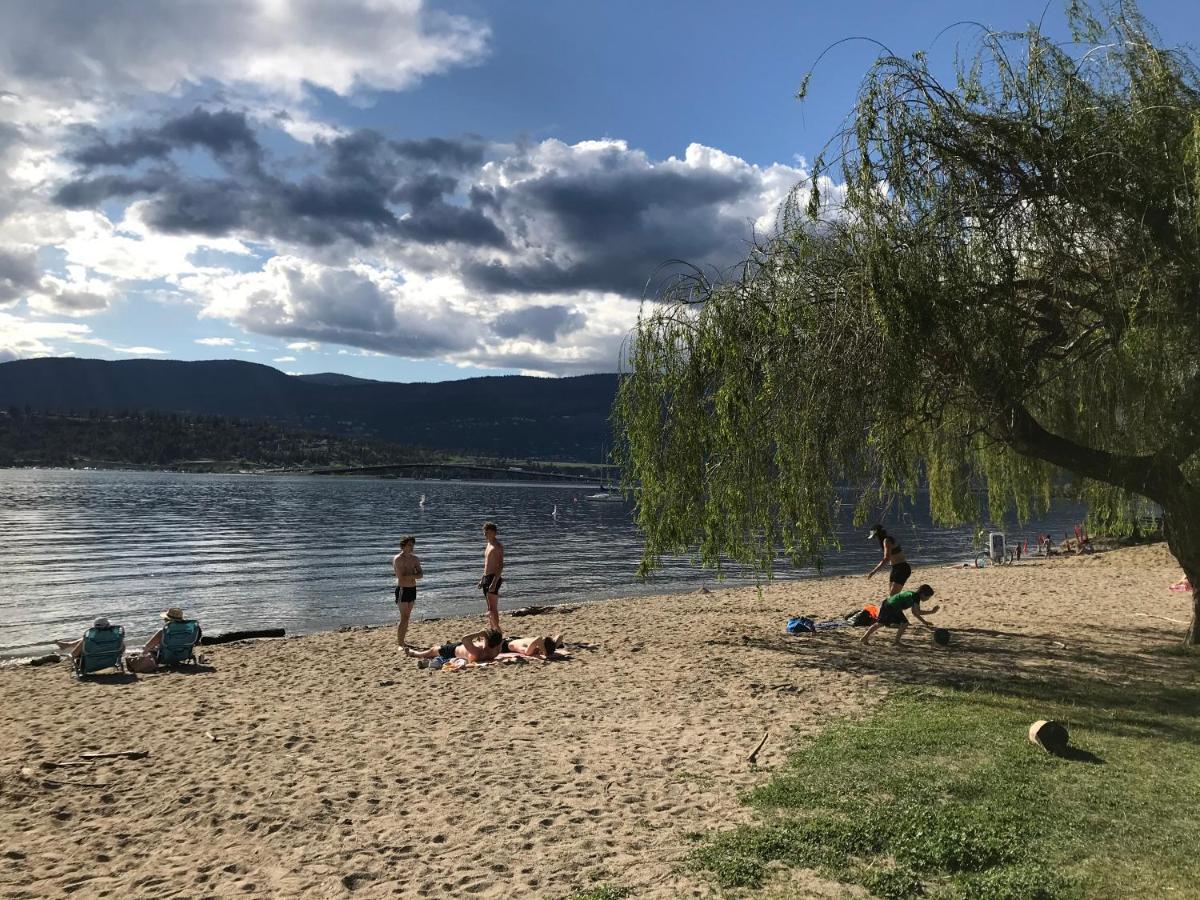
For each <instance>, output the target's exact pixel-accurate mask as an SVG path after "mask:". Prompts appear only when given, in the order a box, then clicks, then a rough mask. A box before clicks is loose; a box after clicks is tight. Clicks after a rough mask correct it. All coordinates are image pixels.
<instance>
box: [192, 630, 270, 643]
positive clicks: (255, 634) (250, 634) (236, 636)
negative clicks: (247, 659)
mask: <svg viewBox="0 0 1200 900" xmlns="http://www.w3.org/2000/svg"><path fill="white" fill-rule="evenodd" d="M283 635H284V631H283V629H282V628H257V629H252V630H250V631H225V632H222V633H221V634H205V635H202V636H201V638H200V643H201V644H202V645H204V646H206V647H207V646H208V645H209V644H229V643H232V642H233V641H248V640H251V639H253V638H281V637H283Z"/></svg>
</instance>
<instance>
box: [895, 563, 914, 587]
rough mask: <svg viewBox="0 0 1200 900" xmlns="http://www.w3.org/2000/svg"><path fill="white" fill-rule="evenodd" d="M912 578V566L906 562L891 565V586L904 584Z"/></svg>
mask: <svg viewBox="0 0 1200 900" xmlns="http://www.w3.org/2000/svg"><path fill="white" fill-rule="evenodd" d="M911 576H912V566H910V565H909V564H908V563H906V562H902V563H892V574H891V579H890V580H891V583H892V584H904V582H906V581H908V579H909V578H910V577H911Z"/></svg>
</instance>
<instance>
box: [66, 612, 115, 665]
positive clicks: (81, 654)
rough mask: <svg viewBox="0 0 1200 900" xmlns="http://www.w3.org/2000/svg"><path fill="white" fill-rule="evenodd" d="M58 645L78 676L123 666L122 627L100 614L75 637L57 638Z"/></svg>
mask: <svg viewBox="0 0 1200 900" xmlns="http://www.w3.org/2000/svg"><path fill="white" fill-rule="evenodd" d="M55 643H57V644H58V646H59V649H61V650H66V651H67V652H68V654H69V655H70V657H71V665H72V668H73V669H74V672H75V674H76V675H77V676H79V677H82V676H84V675H90V674H91V673H92V672H97V671H99V670H100V669H117V670H118V671H123V670H124V665H123V663H122V657H123V656H124V655H125V629H124V628H122V627H121V626H120V625H113V624H111V623H110V622H109V621H108V619H106V618H104V617H103V616H101V617H100V618H98V619H96V621H94V622H93V623H92V627H91V628H89V629H88V630H87V631H85V632H84V633H83V637H81V638H79V639H78V640H75V641H56V642H55Z"/></svg>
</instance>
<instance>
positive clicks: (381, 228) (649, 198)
mask: <svg viewBox="0 0 1200 900" xmlns="http://www.w3.org/2000/svg"><path fill="white" fill-rule="evenodd" d="M164 148H169V149H168V150H164ZM178 148H186V149H195V148H204V149H206V150H207V151H208V152H209V153H210V154H211V155H212V156H213V158H214V160H216V161H217V162H218V163H219V164H220V165H221V167H222V169H223V172H222V173H221V175H219V176H217V177H209V178H201V177H199V176H197V175H195V174H192V173H189V172H186V171H184V170H183V169H182V168H181V167H180V166H179V165H176V163H175V162H174V161H173V160H172V159H171V154H170V150H174V149H178ZM499 150H500V148H499V147H497V146H491V147H488V146H487V145H485V144H484V143H483V142H482V141H481V140H480V139H478V138H474V137H466V138H461V139H454V140H451V139H446V138H427V139H423V140H392V139H390V138H387V137H386V136H384V135H382V134H380V133H379V132H377V131H373V130H370V129H360V130H358V131H354V132H350V133H347V134H343V135H339V136H338V137H336V138H332V139H328V140H320V141H317V142H316V143H315V144H314V145H313V147H312V150H311V152H310V153H309V154H307V155H306V156H305V157H304V162H305V166H306V167H305V168H304V169H303V170H302V172H301V174H289V172H288V171H287V170H286V169H284V168H283V167H282V166H279V165H271V164H270V161H269V160H268V159H267V158H266V156H265V154H264V152H263V150H262V146H261V143H260V142H259V140H258V138H257V137H256V135H255V134H254V132H253V130H252V129H251V127H250V125H249V124H248V123H247V120H246V118H245V116H244V115H242V114H241V113H235V112H230V111H228V110H224V111H218V112H209V111H207V110H203V109H196V110H193V111H192V112H191V113H189V114H187V115H184V116H179V117H177V118H175V119H171V120H169V121H167V122H165V123H163V124H162V125H161V126H160V127H158V128H156V129H150V130H147V129H143V130H140V131H135V132H131V133H129V134H127V135H126V136H125V137H124V138H123V139H122V140H120V141H116V142H110V141H107V140H106V139H105V138H103V137H102V136H97V135H93V136H92V140H91V141H90V142H89V144H88V145H87V146H85V147H84V148H83V149H81V150H79V151H77V152H76V153H75V156H74V158H75V159H76V160H77V161H78V162H79V163H80V164H81V165H83V166H84V167H85V168H88V169H91V168H94V167H97V166H100V165H104V166H107V167H109V168H113V169H117V168H125V169H126V170H127V171H125V172H124V173H120V172H107V173H105V174H102V175H95V174H85V175H84V177H81V178H79V179H77V180H75V181H72V182H69V183H67V184H65V185H63V186H61V187H60V189H59V191H58V194H57V196H56V199H57V201H58V202H59V203H60V204H61V205H63V206H69V207H72V208H82V207H89V206H91V207H94V206H98V205H100V204H102V203H103V202H104V201H106V200H111V199H119V200H127V199H130V198H133V197H137V196H142V197H145V198H146V202H145V211H144V216H145V219H146V221H147V222H148V223H149V224H150V225H152V226H153V227H154V228H156V229H159V230H161V231H164V232H167V233H171V234H196V235H204V236H207V237H219V236H226V235H237V236H240V237H244V238H247V239H249V240H258V241H272V240H275V241H286V242H288V243H291V244H296V245H302V246H308V247H325V246H328V245H331V244H335V243H339V242H350V243H353V244H355V245H357V246H360V247H369V246H374V245H377V244H379V243H380V242H381V241H386V242H388V244H389V246H390V247H391V248H393V249H394V252H395V253H397V254H398V255H399V256H400V257H401V258H403V254H404V252H405V248H406V246H412V247H414V248H418V247H419V248H423V252H424V253H425V256H424V257H423V263H422V264H423V265H426V266H428V265H429V260H430V259H431V258H435V257H431V256H430V254H429V253H428V250H429V249H431V248H432V249H434V250H435V251H436V250H437V248H447V249H446V250H445V252H444V253H440V255H438V256H437V257H436V259H437V260H438V262H437V263H435V265H442V266H444V267H445V268H446V269H447V270H450V271H453V272H455V273H456V274H459V275H461V276H462V277H463V278H464V279H465V280H466V282H467V284H468V285H469V286H470V287H472V288H474V289H477V290H480V291H483V292H505V293H527V294H552V293H561V292H572V291H581V290H594V291H606V292H615V293H619V294H622V295H625V296H631V297H636V296H640V295H641V294H642V292H643V291H644V289H645V287H646V285H647V281H648V279H650V278H651V277H652V276H653V274H654V272H655V271H656V269H657V268H658V267H659V266H660V265H661V264H662V263H663V262H664V261H666V260H670V259H683V260H688V261H690V262H694V263H697V264H700V265H705V266H716V267H718V268H719V267H722V266H725V265H728V264H730V263H731V262H733V261H735V260H736V259H738V258H741V257H742V256H744V254H745V252H746V247H747V244H748V242H749V240H750V238H751V229H750V222H749V220H750V219H753V218H757V217H758V216H761V215H763V213H764V212H766V210H764V209H762V204H763V199H762V198H763V197H764V196H768V195H770V193H771V190H772V189H773V190H778V186H777V185H775V186H774V187H772V186H771V185H768V184H767V182H766V178H767V176H766V174H765V173H764V171H763V170H761V169H758V168H756V167H753V166H750V165H747V164H746V163H744V162H742V161H741V160H737V159H735V158H733V157H729V156H725V155H724V154H720V153H719V152H718V151H709V150H707V149H706V148H695V150H694V152H693V150H689V154H691V155H689V156H688V158H687V159H685V160H679V159H671V160H666V161H663V162H658V163H654V162H651V161H649V160H648V159H646V157H645V155H644V154H642V153H640V152H638V151H631V150H629V149H628V148H627V147H626V146H625V145H624V144H621V143H618V142H609V143H608V144H599V145H598V144H597V142H591V143H588V144H581V145H577V146H574V147H571V146H567V145H565V144H561V143H559V142H556V141H547V142H545V143H543V144H538V145H529V146H526V145H522V146H520V147H518V148H516V149H515V150H514V149H513V148H511V147H509V148H506V149H505V152H506V153H507V154H508V155H507V156H504V157H502V158H499V157H497V155H496V154H497V152H498V151H499ZM489 152H490V154H491V156H490V157H489ZM146 160H154V161H155V163H156V168H154V169H152V170H151V171H149V172H145V171H141V170H134V171H128V169H129V168H130V167H131V166H134V165H141V164H142V163H144V162H145V161H146ZM485 162H486V163H487V165H486V166H485ZM772 177H773V178H778V177H779V176H778V173H776V174H775V175H773V176H772Z"/></svg>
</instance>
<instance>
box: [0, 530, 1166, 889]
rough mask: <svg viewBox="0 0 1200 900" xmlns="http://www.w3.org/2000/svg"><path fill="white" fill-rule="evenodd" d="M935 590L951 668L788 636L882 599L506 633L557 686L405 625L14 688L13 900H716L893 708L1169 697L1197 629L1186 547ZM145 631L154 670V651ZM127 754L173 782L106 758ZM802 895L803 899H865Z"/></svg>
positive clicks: (939, 656) (926, 641) (620, 616)
mask: <svg viewBox="0 0 1200 900" xmlns="http://www.w3.org/2000/svg"><path fill="white" fill-rule="evenodd" d="M919 563H920V560H914V564H915V572H914V575H913V579H912V582H911V585H912V586H915V585H916V584H919V583H921V582H930V583H931V584H933V585H934V587H935V588H936V589H937V592H938V595H937V597H935V601H937V602H941V603H942V604H943V606H942V611H941V613H940V614H938V615H937V616H936V617H934V618H935V619H936V622H937V624H939V625H944V626H945V627H948V628H950V629H951V630H952V631H953V632H954V640H953V642H952V643H951V645H950V647H948V648H946V649H945V650H940V649H937V648H935V647H934V646H933V644H932V642H931V640H930V636H929V633H928V632H927V631H925V630H923V629H921V628H919V627H917V628H913V629H911V630H910V632H909V634H908V636H907V637H906V639H905V643H906V645H907V646H906V648H905V649H902V650H896V649H893V648H892V647H891V646H890V645H889V643H888V640H887V639H888V638H889V635H888V634H887V633H886V632H881V633H880V634H879V635H877V640H876V645H875V646H872V647H870V648H862V647H860V646H859V644H858V642H857V639H858V637H859V636H860V635H861V634H862V631H861V630H860V629H843V630H841V631H837V632H830V633H826V634H819V635H808V636H802V637H791V636H788V635H786V634H785V633H784V627H783V626H784V622H785V620H786V619H787V617H788V616H790V615H796V614H808V615H814V616H817V617H827V616H833V615H836V614H839V613H843V612H845V611H847V610H849V609H851V608H853V607H855V606H858V605H861V604H862V603H863V602H867V601H870V600H872V599H874V598H876V597H877V596H879V594H880V593H881V592H883V591H884V590H886V586H887V585H886V580H885V578H886V574H881V575H878V576H876V577H875V578H874V579H872V580H870V581H867V580H865V579H864V578H862V577H843V578H829V579H818V580H811V581H805V582H792V583H787V584H773V585H770V586H767V587H765V588H764V589H763V590H762V592H761V593H760V592H758V591H756V590H754V589H737V590H723V589H717V590H714V591H712V592H710V593H693V594H686V595H672V596H662V597H654V598H641V599H632V600H618V601H609V602H604V603H595V604H584V605H582V606H579V607H578V608H577V609H575V610H574V611H573V612H555V613H550V614H547V615H543V616H538V617H530V618H521V619H514V618H511V617H508V616H505V617H503V619H502V622H503V625H504V627H505V630H506V631H509V632H512V633H514V634H524V635H536V634H543V633H552V632H556V631H561V632H562V634H563V635H564V637H565V639H566V642H567V646H568V649H569V651H570V658H569V659H568V660H565V661H559V662H549V663H542V662H525V663H518V664H512V665H503V666H491V667H487V668H483V669H475V670H466V671H463V672H457V673H443V672H429V671H422V670H419V669H417V668H416V666H415V664H414V663H413V661H411V660H407V659H403V658H398V657H397V654H396V651H395V647H394V630H392V629H388V628H379V629H367V630H362V629H360V630H353V631H349V632H344V633H329V634H321V635H313V636H307V637H298V638H289V639H285V640H278V641H263V642H252V643H243V644H230V645H219V646H213V647H207V648H204V651H203V652H204V654H205V656H206V657H207V661H208V665H207V666H205V667H204V668H203V669H202V670H201V671H199V672H197V673H195V674H190V673H184V672H169V673H165V674H156V675H151V676H141V677H139V678H137V679H136V680H128V681H127V680H124V679H112V678H110V679H105V678H97V679H93V680H89V681H87V682H84V683H81V684H80V683H75V682H74V681H73V680H72V679H71V678H70V676H69V670H68V667H67V665H66V664H65V663H64V664H61V665H58V666H47V667H43V668H27V667H22V668H12V669H7V670H4V671H0V698H2V700H3V705H4V710H5V714H4V719H5V726H4V729H3V732H2V733H0V831H2V833H3V834H4V835H5V839H4V845H5V849H4V851H3V855H2V856H0V894H3V895H4V896H6V897H41V896H61V895H64V894H72V895H73V896H78V897H141V896H159V897H170V896H178V897H206V896H211V897H229V896H249V897H280V896H305V897H343V896H352V895H353V896H364V897H383V896H405V897H444V896H476V897H486V898H498V897H547V898H558V897H569V896H571V895H572V894H575V893H577V892H580V891H583V890H587V889H589V888H591V887H594V886H596V885H599V884H619V885H621V886H624V887H627V888H630V889H632V891H633V895H634V896H638V897H677V896H706V895H709V894H710V893H714V891H713V889H712V888H711V887H710V886H709V885H708V883H707V882H705V881H704V880H703V878H702V876H699V875H696V874H694V873H691V872H688V871H687V870H686V869H685V868H684V866H683V865H682V860H683V858H684V857H685V855H686V854H687V852H688V850H689V849H690V848H691V847H692V846H693V845H694V844H693V842H692V840H691V839H690V838H689V834H690V833H695V832H698V831H702V830H705V829H710V828H715V827H725V826H730V825H732V824H735V823H737V822H739V821H745V820H748V818H749V817H750V813H749V812H748V811H747V810H745V809H744V808H743V807H742V806H741V805H740V804H739V802H738V797H739V794H740V793H741V792H743V791H744V790H745V789H747V788H748V787H750V786H752V785H754V784H756V783H759V782H761V781H763V780H765V779H766V778H767V777H768V776H769V771H770V770H771V769H772V768H774V767H777V766H779V765H780V764H781V763H783V762H784V760H785V758H786V754H787V750H788V748H789V747H790V746H794V742H795V741H797V740H798V739H799V738H800V736H801V735H803V734H806V733H813V732H815V731H816V730H819V729H820V728H821V727H822V725H823V724H825V723H827V722H829V721H830V720H832V719H834V718H837V717H841V716H846V715H855V714H858V713H861V712H863V711H866V710H868V709H870V708H871V707H872V706H873V705H875V704H878V703H880V702H886V699H885V698H886V693H887V690H888V688H889V686H890V685H894V684H902V683H921V682H925V681H929V682H937V683H942V684H945V683H954V682H956V681H969V680H973V679H977V678H997V677H1011V678H1045V677H1058V676H1061V677H1069V676H1071V675H1077V674H1081V673H1087V674H1089V675H1096V676H1100V677H1105V678H1111V679H1115V680H1117V681H1119V682H1121V683H1129V684H1130V685H1131V686H1132V685H1133V684H1134V682H1135V681H1136V680H1137V679H1151V680H1153V679H1157V678H1161V677H1163V676H1164V670H1165V669H1166V668H1168V667H1170V666H1171V665H1172V663H1171V658H1170V657H1168V656H1164V655H1160V654H1147V653H1146V651H1147V650H1149V649H1152V648H1153V647H1155V646H1157V645H1162V644H1168V643H1174V642H1177V641H1178V640H1179V639H1180V637H1181V636H1182V633H1183V630H1184V628H1185V627H1186V620H1187V617H1188V608H1189V601H1190V598H1188V597H1187V596H1186V595H1181V594H1175V593H1171V592H1168V591H1167V590H1166V588H1167V585H1169V584H1170V583H1171V582H1173V581H1174V580H1176V578H1178V577H1179V569H1178V567H1177V566H1176V565H1175V563H1174V562H1173V560H1172V559H1171V557H1170V555H1169V554H1168V553H1167V551H1166V549H1165V547H1164V546H1162V545H1152V546H1144V547H1136V548H1130V549H1123V550H1116V551H1111V552H1105V553H1097V554H1094V555H1089V556H1083V557H1070V558H1060V559H1052V560H1050V561H1041V560H1031V561H1026V562H1024V563H1022V564H1020V565H1015V566H1010V567H1002V568H991V569H983V570H974V569H969V570H963V569H946V568H931V567H921V566H920V565H919ZM563 599H564V600H569V601H571V602H576V601H585V600H586V599H587V598H586V597H571V598H563ZM519 602H520V598H517V597H511V598H510V597H505V598H503V601H502V603H503V604H504V605H516V604H519ZM480 612H481V616H480V617H479V618H478V619H471V620H444V621H440V622H417V623H415V624H414V625H413V627H412V628H411V629H410V632H409V640H410V641H411V642H414V643H433V642H436V641H442V640H444V639H447V638H452V637H457V636H459V635H461V634H462V633H463V632H464V631H467V630H468V629H474V628H476V627H480V625H479V623H480V622H481V621H482V604H481V610H480ZM123 624H125V625H126V627H127V630H128V632H129V637H130V644H131V645H132V644H133V643H134V642H135V641H137V640H140V639H141V638H142V637H144V635H143V633H142V632H143V631H144V632H145V633H146V634H148V633H149V632H150V631H151V628H152V623H150V622H146V623H133V622H126V623H123ZM139 626H144V627H139ZM1131 689H1132V687H1131ZM1032 718H1036V716H1031V719H1032ZM210 735H211V737H210ZM764 736H766V742H765V744H763V746H762V748H761V750H760V751H759V753H758V754H757V758H756V760H755V761H754V762H751V761H750V759H749V757H750V755H751V753H752V751H753V750H754V749H755V747H756V746H757V745H758V744H759V743H760V741H761V740H762V739H763V737H764ZM1016 739H1023V736H1021V735H1017V736H1016ZM103 750H146V751H149V755H148V756H147V757H144V758H141V759H114V760H101V761H95V762H85V761H82V760H81V759H80V754H82V753H84V752H88V751H103ZM50 763H60V764H62V763H70V764H73V765H65V766H59V767H50V766H48V765H45V764H50ZM794 878H795V879H796V880H795V884H794V885H792V888H793V890H794V892H795V893H796V895H797V896H830V897H837V896H861V895H862V893H861V891H859V890H858V889H852V888H846V887H842V886H840V885H836V884H829V883H826V882H822V881H820V880H819V879H817V878H815V877H812V876H805V875H803V874H800V875H796V876H794Z"/></svg>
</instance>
